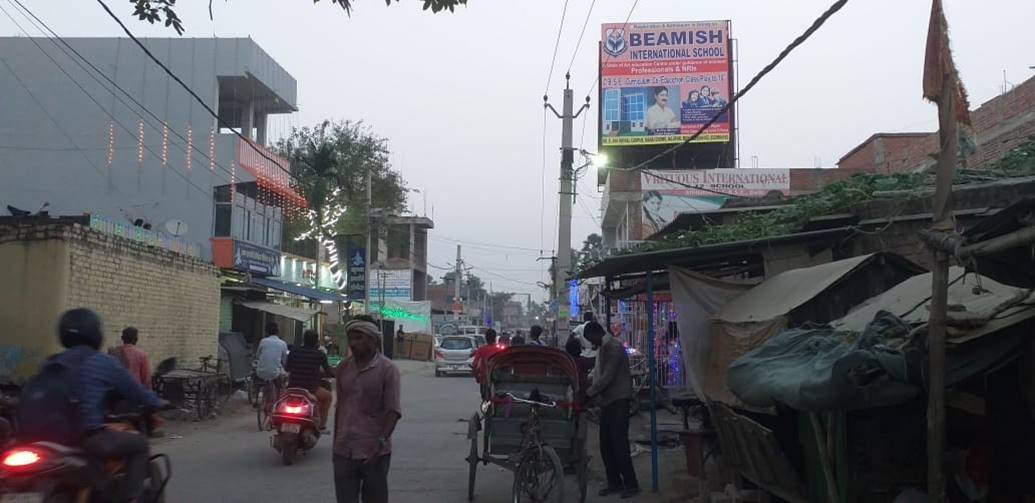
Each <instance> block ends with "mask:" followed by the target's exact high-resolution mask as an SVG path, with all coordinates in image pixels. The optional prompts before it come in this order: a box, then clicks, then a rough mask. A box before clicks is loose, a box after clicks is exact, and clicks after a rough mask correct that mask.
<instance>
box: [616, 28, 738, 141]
mask: <svg viewBox="0 0 1035 503" xmlns="http://www.w3.org/2000/svg"><path fill="white" fill-rule="evenodd" d="M600 48H601V49H600V51H601V52H600V94H601V96H600V99H601V107H600V125H601V127H600V135H601V138H600V140H601V144H602V145H606V146H622V145H630V146H635V145H664V144H671V143H679V142H681V141H685V140H686V139H688V138H689V137H690V136H691V135H692V134H694V133H696V132H697V131H698V130H699V129H700V128H701V127H702V126H703V125H704V124H707V123H708V122H709V121H711V120H712V119H713V118H714V117H715V116H716V114H718V111H719V110H721V109H722V107H724V106H725V105H726V104H727V103H728V102H729V100H730V94H731V85H730V84H731V79H730V74H731V68H732V67H731V65H732V62H731V61H732V60H731V57H730V41H729V22H728V21H687V22H662V23H606V24H604V25H603V26H602V27H601V44H600ZM728 116H729V114H728V113H726V114H723V116H722V117H719V118H718V119H717V120H715V121H714V123H712V124H711V125H710V126H709V127H708V128H707V129H706V130H705V131H704V132H703V133H702V134H701V135H700V136H699V137H697V138H696V139H695V140H694V141H695V142H700V143H706V142H728V141H730V129H731V128H730V121H729V117H728Z"/></svg>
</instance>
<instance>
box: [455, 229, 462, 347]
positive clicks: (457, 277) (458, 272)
mask: <svg viewBox="0 0 1035 503" xmlns="http://www.w3.org/2000/svg"><path fill="white" fill-rule="evenodd" d="M463 265H464V262H463V259H462V258H460V245H459V244H458V245H456V272H455V273H454V274H455V275H454V276H453V317H454V318H455V319H456V322H457V326H458V327H459V323H460V309H458V306H460V305H461V304H460V278H461V277H462V275H463V273H464V272H463V271H464V270H463Z"/></svg>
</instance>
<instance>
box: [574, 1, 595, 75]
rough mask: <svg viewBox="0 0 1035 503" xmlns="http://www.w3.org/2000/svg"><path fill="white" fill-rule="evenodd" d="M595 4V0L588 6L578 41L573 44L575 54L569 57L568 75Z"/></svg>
mask: <svg viewBox="0 0 1035 503" xmlns="http://www.w3.org/2000/svg"><path fill="white" fill-rule="evenodd" d="M596 4H597V0H593V1H592V2H590V4H589V10H588V11H586V20H585V21H583V22H582V31H580V32H579V41H578V42H576V43H575V52H574V53H572V55H571V61H570V62H568V73H571V67H572V66H573V65H574V64H575V56H578V55H579V48H580V47H582V37H583V35H585V34H586V26H587V25H588V24H589V17H590V15H591V14H593V6H595V5H596Z"/></svg>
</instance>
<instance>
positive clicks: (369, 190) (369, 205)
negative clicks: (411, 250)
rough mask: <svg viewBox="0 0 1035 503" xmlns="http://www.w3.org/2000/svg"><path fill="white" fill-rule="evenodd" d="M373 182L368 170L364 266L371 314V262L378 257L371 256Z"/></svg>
mask: <svg viewBox="0 0 1035 503" xmlns="http://www.w3.org/2000/svg"><path fill="white" fill-rule="evenodd" d="M372 184H373V180H372V179H371V177H370V169H369V168H367V259H366V262H365V263H364V264H363V290H364V292H363V303H364V304H365V305H366V311H367V312H368V313H369V312H370V262H371V261H372V260H374V259H375V258H376V257H374V256H373V255H371V254H370V234H371V233H372V232H373V230H374V225H373V222H374V196H373V192H374V191H373V188H372Z"/></svg>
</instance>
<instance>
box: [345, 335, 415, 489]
mask: <svg viewBox="0 0 1035 503" xmlns="http://www.w3.org/2000/svg"><path fill="white" fill-rule="evenodd" d="M345 334H346V337H347V339H348V344H349V350H350V351H351V353H352V356H351V357H350V358H349V359H347V360H345V361H343V362H341V364H340V365H338V374H337V398H338V402H337V406H336V410H335V418H334V454H333V456H334V489H335V493H336V494H337V501H338V503H359V502H360V501H362V502H363V503H387V501H388V467H389V464H390V461H391V457H392V441H391V436H392V432H393V431H395V425H396V423H398V421H399V418H401V417H402V409H401V407H400V405H399V369H398V368H396V366H395V365H394V364H393V363H392V361H391V360H389V359H388V358H386V357H385V356H384V355H382V354H381V353H379V352H378V348H380V347H381V331H380V330H379V329H378V327H377V325H375V324H373V323H371V322H369V321H365V320H360V319H356V320H353V321H350V322H349V323H348V324H346V325H345Z"/></svg>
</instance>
